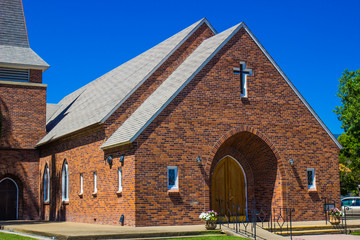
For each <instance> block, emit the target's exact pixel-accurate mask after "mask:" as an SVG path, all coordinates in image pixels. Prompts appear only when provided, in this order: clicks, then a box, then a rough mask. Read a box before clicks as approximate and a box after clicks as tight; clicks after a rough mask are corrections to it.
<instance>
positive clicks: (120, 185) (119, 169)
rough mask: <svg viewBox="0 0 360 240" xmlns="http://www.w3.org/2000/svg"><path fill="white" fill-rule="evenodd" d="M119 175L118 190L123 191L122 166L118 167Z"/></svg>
mask: <svg viewBox="0 0 360 240" xmlns="http://www.w3.org/2000/svg"><path fill="white" fill-rule="evenodd" d="M118 175H119V189H118V192H122V168H118Z"/></svg>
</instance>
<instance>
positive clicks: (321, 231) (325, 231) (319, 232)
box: [277, 229, 344, 236]
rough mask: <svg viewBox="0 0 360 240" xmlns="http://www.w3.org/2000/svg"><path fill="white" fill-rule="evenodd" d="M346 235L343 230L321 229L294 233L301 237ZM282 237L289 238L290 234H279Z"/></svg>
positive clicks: (293, 233)
mask: <svg viewBox="0 0 360 240" xmlns="http://www.w3.org/2000/svg"><path fill="white" fill-rule="evenodd" d="M340 233H344V230H342V229H319V230H299V231H293V232H292V235H293V236H301V235H322V234H340ZM277 234H278V235H281V236H289V235H290V234H289V233H288V232H283V233H280V232H278V233H277Z"/></svg>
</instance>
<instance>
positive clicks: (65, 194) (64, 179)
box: [61, 160, 69, 201]
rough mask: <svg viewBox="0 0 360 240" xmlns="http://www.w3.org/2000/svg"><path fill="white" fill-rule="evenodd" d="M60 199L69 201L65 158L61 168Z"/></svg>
mask: <svg viewBox="0 0 360 240" xmlns="http://www.w3.org/2000/svg"><path fill="white" fill-rule="evenodd" d="M61 178H62V179H61V180H62V200H63V201H69V167H68V164H67V161H66V160H65V162H64V165H63V168H62V176H61Z"/></svg>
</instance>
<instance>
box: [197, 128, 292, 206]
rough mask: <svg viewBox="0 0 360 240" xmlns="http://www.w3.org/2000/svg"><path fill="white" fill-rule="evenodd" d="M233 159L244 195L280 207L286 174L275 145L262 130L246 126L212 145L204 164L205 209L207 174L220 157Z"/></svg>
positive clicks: (209, 185)
mask: <svg viewBox="0 0 360 240" xmlns="http://www.w3.org/2000/svg"><path fill="white" fill-rule="evenodd" d="M225 155H229V156H232V157H233V158H235V159H237V161H238V162H239V164H240V165H241V166H243V168H244V170H245V172H246V175H247V182H248V197H249V199H253V200H256V202H259V203H261V204H262V205H264V206H266V207H284V194H285V192H286V189H285V188H286V185H287V184H286V183H285V184H284V182H285V179H286V177H285V176H286V174H285V170H284V169H283V164H282V163H283V160H282V158H281V156H280V154H279V152H278V151H277V149H276V147H275V145H274V144H273V143H272V142H271V140H270V139H269V138H268V137H267V136H266V135H265V134H264V133H262V132H260V131H258V130H257V129H254V128H252V127H249V126H241V127H238V128H235V129H232V130H230V131H228V132H227V133H226V134H224V135H223V136H221V138H219V140H218V141H217V142H216V143H215V144H214V145H213V147H212V149H211V151H210V152H209V153H208V155H207V156H206V163H205V164H204V167H205V171H206V173H207V176H208V179H207V183H208V184H207V185H208V189H207V193H208V198H207V199H209V205H208V208H210V207H211V200H210V199H211V192H210V189H211V177H212V173H213V170H214V166H215V165H216V164H217V162H218V161H219V159H221V158H222V157H223V156H225Z"/></svg>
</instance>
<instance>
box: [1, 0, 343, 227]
mask: <svg viewBox="0 0 360 240" xmlns="http://www.w3.org/2000/svg"><path fill="white" fill-rule="evenodd" d="M0 21H1V22H0V23H1V25H0V41H1V42H0V110H1V115H0V126H1V129H0V131H1V138H0V219H1V220H10V219H43V220H51V221H73V222H85V223H100V224H118V225H121V224H124V225H126V226H150V225H181V224H200V223H201V222H200V220H199V218H198V216H199V214H200V213H201V212H202V211H204V210H209V209H215V210H218V208H219V206H218V205H217V204H216V201H217V199H223V200H226V201H231V202H233V203H237V204H240V205H243V206H248V205H249V204H250V202H251V201H252V200H254V199H255V200H256V201H257V203H259V204H261V205H263V206H268V207H271V208H279V207H293V208H294V209H295V212H294V219H295V220H320V219H321V218H322V216H323V198H325V197H326V198H332V199H340V183H339V172H338V152H339V149H340V148H341V146H340V144H339V143H338V142H337V140H336V139H335V138H334V136H333V135H332V134H331V132H330V131H329V129H328V128H327V127H326V126H325V124H324V123H323V122H322V121H321V119H320V118H319V116H318V115H317V114H316V113H315V112H314V110H313V109H312V108H311V107H310V105H309V104H308V103H307V102H306V100H305V99H304V98H303V97H302V96H301V94H300V93H299V92H298V90H297V89H296V88H295V87H294V85H293V84H292V83H291V82H290V80H289V79H288V78H287V77H286V75H285V74H284V73H283V72H282V70H281V69H280V67H279V66H278V65H277V64H276V63H275V61H274V60H273V59H272V57H271V56H270V55H269V54H268V52H267V51H266V50H265V49H264V47H263V46H262V45H261V44H260V42H259V41H258V40H257V39H256V37H255V36H254V35H253V34H252V33H251V31H250V30H249V28H248V27H247V26H246V25H245V24H244V23H240V24H238V25H235V26H233V27H231V28H229V29H227V30H225V31H223V32H221V33H217V32H216V30H215V29H214V28H213V27H212V26H211V24H210V23H209V22H208V21H207V20H206V19H202V20H200V21H198V22H196V23H194V24H192V25H191V26H189V27H187V28H185V29H184V30H182V31H180V32H179V33H177V34H175V35H174V36H171V37H170V38H168V39H166V40H164V41H163V42H161V43H159V44H158V45H156V46H154V47H153V48H151V49H149V50H148V51H146V52H144V53H142V54H141V55H139V56H137V57H135V58H133V59H131V60H129V61H128V62H126V63H124V64H122V65H121V66H119V67H117V68H115V69H113V70H112V71H110V72H108V73H106V74H104V75H103V76H101V77H100V78H98V79H95V80H94V81H92V82H90V83H88V84H87V85H85V86H83V87H82V88H80V89H78V90H76V91H75V92H73V93H70V94H69V95H67V96H65V97H64V98H63V99H62V100H61V101H60V102H59V103H58V104H47V103H46V87H47V85H46V84H44V83H43V81H42V73H43V72H44V71H45V70H47V69H48V67H49V65H48V64H47V63H46V62H45V61H44V60H42V59H41V58H40V57H39V56H38V55H37V54H36V53H35V52H34V51H33V50H32V49H31V48H30V46H29V41H28V36H27V31H26V25H25V20H24V13H23V8H22V2H21V0H0Z"/></svg>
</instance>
